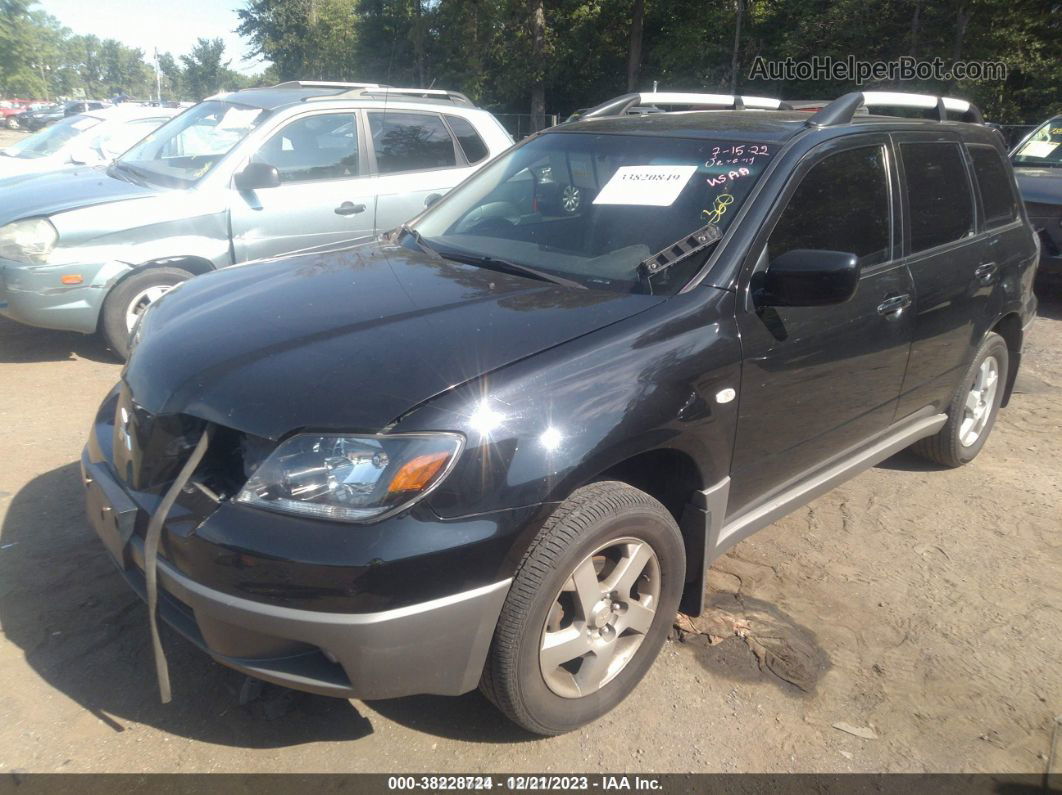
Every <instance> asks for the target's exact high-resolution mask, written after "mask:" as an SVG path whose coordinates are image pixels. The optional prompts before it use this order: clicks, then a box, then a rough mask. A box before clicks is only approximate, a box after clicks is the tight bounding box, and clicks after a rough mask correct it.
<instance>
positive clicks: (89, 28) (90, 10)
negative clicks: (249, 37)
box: [34, 0, 265, 74]
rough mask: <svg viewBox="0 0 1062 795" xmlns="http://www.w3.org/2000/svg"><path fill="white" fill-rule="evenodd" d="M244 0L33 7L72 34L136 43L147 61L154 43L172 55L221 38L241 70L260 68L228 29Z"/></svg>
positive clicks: (89, 0)
mask: <svg viewBox="0 0 1062 795" xmlns="http://www.w3.org/2000/svg"><path fill="white" fill-rule="evenodd" d="M244 5H245V3H244V0H38V3H37V5H36V6H34V8H35V9H40V10H42V11H45V12H47V13H48V14H51V15H52V16H53V17H55V18H56V19H58V20H59V21H60V22H61V23H62V24H63V25H65V26H66V27H68V28H70V30H72V31H73V32H74V33H76V34H81V35H84V34H90V33H91V34H94V35H96V36H99V37H100V38H101V39H117V40H118V41H120V42H122V44H125V45H127V46H129V47H138V48H139V49H141V50H143V51H144V55H145V57H146V58H147V60H148V61H149V62H150V60H151V56H152V52H153V50H154V48H155V47H156V46H157V47H158V48H159V52H170V53H172V54H173V56H174V57H175V58H176V57H177V56H180V55H184V54H185V53H187V52H189V51H190V50H191V49H192V47H193V46H194V45H195V42H196V39H198V38H200V37H202V38H206V39H215V38H221V39H224V41H225V56H226V57H227V58H230V59H231V63H230V64H229V66H230V68H232V69H235V70H236V71H237V72H242V73H243V74H252V73H254V72H259V71H261V70H262V69H263V68H264V67H265V64H264V63H263V62H261V61H259V60H254V59H252V60H244V59H245V58H246V57H247V55H248V45H247V43H246V42H245V41H244V40H243V39H242V38H240V36H238V35H236V34H235V33H233V31H234V30H235V29H236V26H237V25H238V24H239V18H238V17H237V16H236V9H237V8H242V7H243V6H244Z"/></svg>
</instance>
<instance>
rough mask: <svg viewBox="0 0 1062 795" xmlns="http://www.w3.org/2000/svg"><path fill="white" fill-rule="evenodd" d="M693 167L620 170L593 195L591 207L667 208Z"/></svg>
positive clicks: (687, 178) (648, 167)
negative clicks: (642, 205) (627, 205)
mask: <svg viewBox="0 0 1062 795" xmlns="http://www.w3.org/2000/svg"><path fill="white" fill-rule="evenodd" d="M696 170H697V166H621V167H620V168H617V169H616V173H615V174H613V175H612V179H610V180H609V181H608V182H607V183H606V184H605V187H603V188H602V189H601V192H600V193H598V194H597V198H595V199H594V204H645V205H651V206H653V207H670V206H671V205H672V204H674V203H675V199H677V198H678V195H679V194H680V193H681V192H682V189H683V188H684V187H686V183H687V182H689V181H690V177H692V176H693V172H695V171H696Z"/></svg>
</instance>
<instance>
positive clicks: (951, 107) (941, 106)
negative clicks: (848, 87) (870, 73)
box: [806, 91, 984, 127]
mask: <svg viewBox="0 0 1062 795" xmlns="http://www.w3.org/2000/svg"><path fill="white" fill-rule="evenodd" d="M882 106H884V107H894V108H922V109H924V110H935V111H936V115H937V118H938V119H939V120H940V121H951V119H949V118H948V112H949V111H951V112H954V113H957V114H959V118H958V121H965V122H971V123H973V124H983V123H984V119H983V118H982V117H981V111H980V110H979V109H978V107H977V106H976V105H974V104H973V103H972V102H967V101H966V100H965V99H955V98H954V97H938V96H934V95H932V94H907V93H904V92H900V91H853V92H852V93H850V94H845V95H844V96H843V97H839V98H838V99H835V100H834V101H833V102H831V103H830V104H829V105H827V106H826V107H824V108H823V109H822V110H820V111H818V112H817V113H816V114H815V115H814V116H812V117H811V118H810V119H808V120H807V122H806V124H807V126H808V127H833V126H835V125H838V124H847V123H848V122H850V121H851V120H852V117H853V116H855V114H856V112H857V111H858V110H859V109H860V108H862V107H866V108H868V109H869V108H873V107H882ZM883 115H888V114H883Z"/></svg>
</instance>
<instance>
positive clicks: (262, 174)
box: [233, 163, 280, 190]
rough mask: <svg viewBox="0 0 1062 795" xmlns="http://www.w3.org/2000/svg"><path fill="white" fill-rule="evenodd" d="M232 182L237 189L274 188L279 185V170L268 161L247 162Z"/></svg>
mask: <svg viewBox="0 0 1062 795" xmlns="http://www.w3.org/2000/svg"><path fill="white" fill-rule="evenodd" d="M233 184H235V185H236V187H237V188H238V189H239V190H261V189H262V188H276V187H278V186H279V185H280V172H279V171H277V167H276V166H271V165H269V164H268V163H248V164H247V166H246V168H244V169H243V171H240V172H238V173H237V174H236V176H235V178H234V179H233Z"/></svg>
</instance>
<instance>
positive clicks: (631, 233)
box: [416, 133, 775, 294]
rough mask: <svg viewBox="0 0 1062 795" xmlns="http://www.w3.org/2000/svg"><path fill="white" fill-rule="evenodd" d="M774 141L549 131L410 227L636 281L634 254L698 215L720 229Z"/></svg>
mask: <svg viewBox="0 0 1062 795" xmlns="http://www.w3.org/2000/svg"><path fill="white" fill-rule="evenodd" d="M774 150H775V144H764V143H759V142H755V141H746V142H734V141H713V140H689V139H681V138H650V137H647V136H636V135H597V134H590V133H548V134H546V135H542V136H540V137H538V138H534V139H532V140H530V141H529V142H528V143H527V144H525V145H523V146H521V147H517V148H516V149H512V150H510V151H509V152H507V153H505V154H504V155H502V156H501V157H500V158H498V159H497V160H496V161H494V162H493V163H492V164H491V165H489V166H487V167H486V168H485V169H483V170H482V171H480V172H478V173H476V174H475V175H473V176H472V177H470V178H469V179H468V180H466V181H465V182H464V183H463V184H462V185H461V186H460V187H459V188H458V189H456V190H454V191H453V192H451V193H450V194H449V195H448V196H447V197H446V198H445V199H444V200H443V201H441V202H439V204H437V205H436V206H435V207H434V208H433V209H432V210H431V211H429V212H428V213H426V214H425V215H424V216H423V217H422V218H421V219H420V220H419V221H418V222H417V224H416V229H417V231H418V232H419V233H420V235H421V239H422V241H423V242H424V243H425V244H427V245H428V246H430V247H431V248H433V249H435V250H437V251H438V252H439V253H440V254H442V255H443V256H447V255H448V254H450V255H455V256H465V257H469V256H474V257H477V258H482V257H488V258H496V259H501V260H506V261H508V262H511V263H516V264H517V265H522V266H526V267H531V268H535V269H537V270H539V271H542V272H544V273H546V274H552V275H554V276H560V277H563V278H565V279H570V280H574V281H576V282H579V283H580V284H582V285H583V286H586V287H590V288H593V289H608V290H616V291H620V292H641V291H643V290H644V283H643V282H642V280H641V279H640V276H639V268H638V266H639V264H640V263H641V262H642V261H643V260H645V259H647V258H648V257H649V256H650V255H652V254H656V253H657V252H659V251H661V250H662V249H664V248H665V247H667V246H670V245H671V244H673V243H675V242H677V241H679V240H680V239H682V238H685V237H686V236H688V235H689V234H690V233H691V232H693V231H694V230H696V229H699V228H701V227H703V226H705V225H707V224H715V225H717V226H718V227H719V228H720V230H722V231H725V230H726V228H727V227H728V226H729V225H730V223H731V222H732V221H733V219H734V217H735V216H736V215H737V213H738V210H739V208H740V207H741V204H742V202H743V201H744V199H745V197H746V196H747V195H748V194H749V192H750V191H751V189H752V187H753V185H754V184H755V183H756V181H757V180H758V179H759V177H760V175H761V174H762V173H763V170H764V168H766V166H767V163H768V162H769V160H770V158H771V156H772V155H773V154H774ZM707 254H708V252H707V251H702V252H699V253H698V254H696V255H693V256H690V257H687V258H686V259H684V260H681V261H679V262H676V263H675V264H674V265H672V266H671V267H670V268H668V269H667V270H665V271H662V272H660V273H659V274H658V275H657V276H654V282H653V290H652V291H653V292H654V293H656V294H669V293H673V292H675V291H677V290H679V289H680V288H681V287H682V286H683V285H684V284H685V283H686V282H687V281H689V279H690V278H691V277H692V276H693V275H694V274H695V273H696V272H697V271H698V270H699V269H700V267H701V265H703V263H704V261H705V259H706V257H707ZM484 264H487V265H488V266H489V263H487V262H485V263H484Z"/></svg>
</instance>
